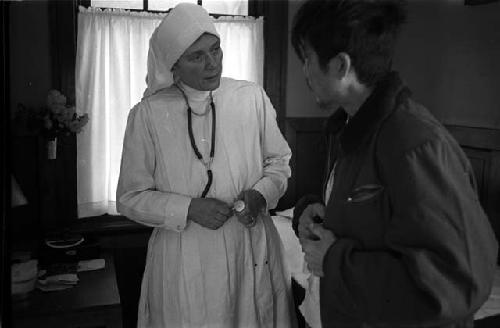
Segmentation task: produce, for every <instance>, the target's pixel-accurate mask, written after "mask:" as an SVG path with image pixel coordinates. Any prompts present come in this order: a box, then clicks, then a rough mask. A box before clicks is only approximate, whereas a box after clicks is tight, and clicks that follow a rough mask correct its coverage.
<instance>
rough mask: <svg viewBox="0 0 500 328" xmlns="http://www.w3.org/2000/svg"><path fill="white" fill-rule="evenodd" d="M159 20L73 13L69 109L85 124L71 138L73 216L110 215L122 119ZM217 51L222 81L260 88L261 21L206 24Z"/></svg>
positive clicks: (138, 90)
mask: <svg viewBox="0 0 500 328" xmlns="http://www.w3.org/2000/svg"><path fill="white" fill-rule="evenodd" d="M164 15H165V14H151V13H140V12H128V11H125V10H116V9H115V10H101V9H95V8H88V9H85V8H83V7H81V8H80V12H79V15H78V42H77V57H76V71H75V74H76V107H77V111H78V112H79V113H88V114H89V117H90V120H89V123H88V124H87V125H86V126H85V128H84V130H83V131H82V132H81V133H80V134H78V137H77V147H78V150H77V170H78V215H79V217H87V216H95V215H101V214H104V213H109V214H117V213H116V207H115V200H116V199H115V193H116V184H117V181H118V174H119V171H120V160H121V152H122V142H123V135H124V132H125V126H126V121H127V115H128V112H129V110H130V108H132V107H133V106H134V105H135V104H136V103H138V102H139V101H140V99H141V96H142V93H143V92H144V89H145V88H146V83H145V77H146V62H147V52H148V46H149V37H150V35H151V34H152V33H153V31H154V29H155V28H156V26H157V25H158V24H159V23H160V21H161V19H162V18H163V17H164ZM214 23H215V27H216V28H217V31H218V32H219V34H220V36H221V46H222V49H223V50H224V60H223V65H224V68H223V73H222V75H223V76H228V77H233V78H236V79H245V80H250V81H254V82H257V83H260V84H262V81H263V71H264V70H263V67H264V64H263V59H264V41H263V20H262V18H258V19H255V18H245V17H223V18H219V19H217V20H215V21H214Z"/></svg>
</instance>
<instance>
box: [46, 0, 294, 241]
mask: <svg viewBox="0 0 500 328" xmlns="http://www.w3.org/2000/svg"><path fill="white" fill-rule="evenodd" d="M144 1H145V2H146V1H147V0H144ZM79 6H84V7H89V6H90V0H72V1H50V2H49V18H50V26H49V31H50V34H51V36H52V38H51V46H50V48H51V57H52V72H53V75H52V85H53V88H56V89H58V90H61V92H62V93H63V94H65V95H66V97H67V99H68V102H69V103H75V63H76V45H77V29H78V21H77V19H78V8H79ZM153 12H154V11H153ZM213 16H215V17H218V16H223V15H213ZM248 16H254V17H260V16H263V17H264V54H265V55H264V86H263V87H264V89H265V90H266V92H267V94H268V96H269V98H270V99H271V102H272V103H273V105H274V107H275V109H276V114H277V121H278V126H279V127H280V129H281V130H282V132H284V125H285V124H284V123H285V117H286V112H285V104H286V69H287V40H288V2H287V1H286V0H273V1H266V0H249V4H248ZM68 26H71V27H72V28H68ZM67 143H68V147H66V149H65V153H64V154H62V156H59V157H58V160H61V161H62V163H63V165H61V166H59V167H63V169H61V170H57V171H56V172H55V174H56V175H58V177H57V181H66V182H67V183H65V184H64V186H59V188H60V189H64V190H62V191H59V192H57V193H56V197H55V198H48V199H44V200H42V201H46V202H50V203H52V205H49V206H47V207H49V208H50V207H54V206H57V204H66V206H65V208H64V209H63V210H60V211H58V212H57V213H41V219H42V222H45V223H46V224H47V226H49V227H60V228H58V229H60V230H67V229H71V230H72V231H78V232H80V233H85V232H87V233H90V232H96V231H110V230H111V231H116V230H123V231H130V230H131V229H132V230H147V229H150V228H147V227H145V226H142V225H139V224H137V223H134V222H132V221H130V220H128V219H126V218H125V217H123V216H121V215H109V214H104V215H102V216H97V217H88V218H82V219H78V213H77V208H78V203H77V169H76V158H77V150H76V136H75V135H71V136H69V137H68V140H67ZM61 157H62V158H61Z"/></svg>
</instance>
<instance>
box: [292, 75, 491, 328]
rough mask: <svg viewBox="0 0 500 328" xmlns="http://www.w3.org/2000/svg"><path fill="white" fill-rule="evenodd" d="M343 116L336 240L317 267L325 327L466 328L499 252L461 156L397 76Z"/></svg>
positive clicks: (334, 209) (335, 127)
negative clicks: (350, 114)
mask: <svg viewBox="0 0 500 328" xmlns="http://www.w3.org/2000/svg"><path fill="white" fill-rule="evenodd" d="M345 118H346V115H345V113H343V112H338V113H336V114H334V117H333V118H332V119H331V120H330V122H329V127H330V132H331V134H330V136H331V138H330V139H331V140H332V141H333V142H332V143H331V145H332V149H331V152H330V154H329V163H330V165H329V166H330V167H331V165H332V164H333V163H334V162H336V166H335V176H334V181H335V183H334V186H333V190H332V193H331V197H330V199H329V200H328V202H327V206H326V215H325V220H324V223H323V225H324V227H325V228H326V229H329V230H331V231H332V232H333V233H334V234H335V236H336V237H337V238H338V239H337V240H336V242H335V243H334V244H333V245H332V246H331V247H330V249H329V250H328V252H327V253H326V256H325V258H324V261H323V271H324V274H325V275H324V277H323V278H322V279H321V283H320V303H321V321H322V323H323V327H324V328H328V327H391V328H395V327H472V317H473V314H474V312H475V311H476V310H477V309H478V308H479V307H480V306H481V305H482V304H483V303H484V301H485V300H486V299H487V298H488V295H489V293H490V289H491V286H492V282H493V277H494V271H495V267H496V260H497V248H498V246H497V241H496V239H495V236H494V233H493V231H492V228H491V226H490V223H489V221H488V218H487V217H486V215H485V213H484V211H483V209H482V208H481V205H480V204H479V200H478V194H477V190H476V187H475V180H474V174H473V171H472V167H471V165H470V163H469V161H468V159H467V157H466V156H465V154H464V153H463V151H462V150H461V148H460V146H459V145H458V144H457V142H456V141H455V140H454V139H453V138H452V137H451V135H450V134H449V133H448V132H447V130H446V129H445V128H444V127H443V126H442V125H441V124H440V123H439V122H438V121H437V120H436V119H435V118H434V117H433V116H432V115H431V114H430V113H429V112H428V111H427V110H426V109H425V108H423V107H422V106H421V105H419V104H417V103H415V102H414V101H413V100H412V99H411V98H410V92H409V90H408V89H407V88H406V87H405V86H404V85H403V84H402V82H401V80H400V79H399V77H398V75H397V74H396V73H391V74H390V75H389V76H388V78H387V79H385V80H384V81H382V82H381V83H380V84H379V85H378V86H377V87H376V88H375V90H374V92H373V93H372V95H371V96H370V97H369V98H368V99H367V101H366V102H365V103H364V104H363V106H362V107H361V108H360V109H359V111H358V112H357V113H356V115H355V116H354V117H352V118H351V119H350V120H349V121H348V123H347V124H344V122H345ZM339 122H340V123H339ZM335 141H336V142H335ZM310 200H312V198H311V199H310ZM307 203H308V201H305V202H304V201H303V202H302V204H301V206H300V207H301V208H303V207H304V206H305V205H304V204H307ZM300 210H301V209H299V211H298V213H300Z"/></svg>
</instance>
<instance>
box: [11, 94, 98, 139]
mask: <svg viewBox="0 0 500 328" xmlns="http://www.w3.org/2000/svg"><path fill="white" fill-rule="evenodd" d="M88 121H89V116H88V114H83V115H79V114H78V113H77V112H76V108H75V106H69V105H68V104H67V103H66V97H65V96H64V95H63V94H62V93H61V92H60V91H58V90H50V91H49V93H48V94H47V100H46V105H45V106H43V107H39V108H27V107H26V106H24V105H23V104H18V108H17V111H16V115H15V117H14V126H15V130H16V133H21V134H22V133H29V134H32V133H36V134H41V135H43V136H45V137H46V138H48V139H50V140H53V139H54V138H56V137H57V136H60V135H63V134H65V135H69V134H71V133H79V132H81V131H82V129H83V127H84V126H85V125H86V124H87V123H88Z"/></svg>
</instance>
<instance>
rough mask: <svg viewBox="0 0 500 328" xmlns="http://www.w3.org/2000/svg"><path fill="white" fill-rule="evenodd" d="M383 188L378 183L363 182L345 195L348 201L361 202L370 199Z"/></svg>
mask: <svg viewBox="0 0 500 328" xmlns="http://www.w3.org/2000/svg"><path fill="white" fill-rule="evenodd" d="M383 190H384V186H382V185H379V184H365V185H362V186H359V187H357V188H356V189H354V190H353V191H352V192H351V193H350V194H349V196H348V197H347V202H348V203H361V202H365V201H367V200H370V199H372V198H373V197H375V196H377V195H379V194H380V193H381V192H382V191H383Z"/></svg>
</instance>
